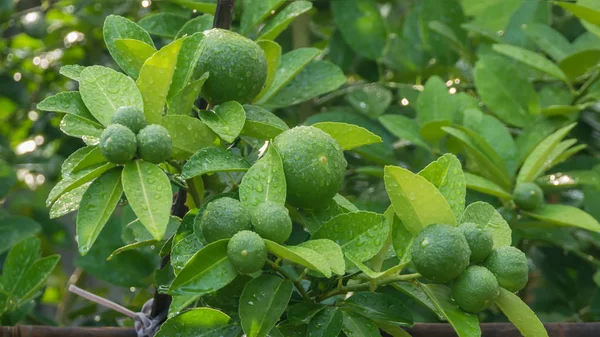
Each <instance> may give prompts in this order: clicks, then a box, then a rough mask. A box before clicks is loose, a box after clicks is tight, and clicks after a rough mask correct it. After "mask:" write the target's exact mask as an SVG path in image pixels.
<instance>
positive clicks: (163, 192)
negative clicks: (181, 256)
mask: <svg viewBox="0 0 600 337" xmlns="http://www.w3.org/2000/svg"><path fill="white" fill-rule="evenodd" d="M122 179H123V190H124V191H125V195H126V196H127V200H128V201H129V205H130V206H131V208H132V209H133V211H134V212H135V215H137V216H138V218H139V219H140V221H141V222H142V224H143V225H144V227H146V229H147V230H148V232H150V233H151V234H152V237H154V239H155V240H160V239H162V238H163V235H164V234H165V231H166V230H167V224H168V223H169V216H170V211H171V202H172V200H171V199H172V198H171V183H170V182H169V178H168V177H167V175H166V174H165V173H164V172H163V171H162V170H161V169H160V168H159V167H158V166H156V165H154V164H152V163H148V162H145V161H143V160H141V159H138V160H135V161H132V162H131V163H129V164H127V165H125V168H124V169H123V174H122Z"/></svg>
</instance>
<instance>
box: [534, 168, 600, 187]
mask: <svg viewBox="0 0 600 337" xmlns="http://www.w3.org/2000/svg"><path fill="white" fill-rule="evenodd" d="M535 183H536V184H538V185H539V186H540V187H541V188H542V189H544V190H546V189H568V188H575V187H577V186H582V185H591V186H596V187H600V175H599V174H598V172H597V171H596V170H582V171H567V172H559V173H553V174H549V175H547V176H543V177H539V178H537V179H536V181H535Z"/></svg>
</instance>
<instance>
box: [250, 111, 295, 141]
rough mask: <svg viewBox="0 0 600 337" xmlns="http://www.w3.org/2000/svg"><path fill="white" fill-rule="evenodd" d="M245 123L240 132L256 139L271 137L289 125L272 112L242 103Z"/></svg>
mask: <svg viewBox="0 0 600 337" xmlns="http://www.w3.org/2000/svg"><path fill="white" fill-rule="evenodd" d="M244 110H245V111H246V123H244V128H243V129H242V131H241V132H240V134H242V135H244V136H250V137H254V138H258V139H267V140H268V139H272V138H275V136H277V135H278V134H280V133H282V132H283V131H285V130H288V129H289V127H288V126H287V124H285V122H284V121H283V120H281V119H280V118H279V117H277V116H275V115H274V114H273V113H271V112H269V111H268V110H265V109H263V108H261V107H259V106H255V105H244Z"/></svg>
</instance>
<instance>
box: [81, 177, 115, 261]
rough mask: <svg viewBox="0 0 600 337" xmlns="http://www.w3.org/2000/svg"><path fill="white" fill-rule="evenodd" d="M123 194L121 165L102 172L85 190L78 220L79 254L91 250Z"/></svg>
mask: <svg viewBox="0 0 600 337" xmlns="http://www.w3.org/2000/svg"><path fill="white" fill-rule="evenodd" d="M122 194H123V187H122V185H121V168H120V167H119V168H113V169H111V170H110V171H107V172H105V173H104V174H102V175H101V176H100V177H98V178H97V179H96V180H94V181H93V182H92V184H91V185H90V186H89V188H88V189H87V190H86V191H85V193H84V194H83V197H82V198H81V202H80V204H79V212H77V221H76V223H77V245H78V246H79V254H81V255H85V254H87V252H88V251H89V250H90V248H91V247H92V245H93V244H94V242H95V241H96V239H97V238H98V235H100V231H102V229H103V228H104V225H105V224H106V222H107V221H108V219H109V218H110V215H111V214H112V213H113V211H114V209H115V207H117V204H118V203H119V200H121V195H122Z"/></svg>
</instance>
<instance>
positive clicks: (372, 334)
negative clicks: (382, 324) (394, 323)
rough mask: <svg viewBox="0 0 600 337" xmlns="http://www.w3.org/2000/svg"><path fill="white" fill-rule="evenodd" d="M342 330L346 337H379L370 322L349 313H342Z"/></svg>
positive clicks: (373, 324) (373, 323)
mask: <svg viewBox="0 0 600 337" xmlns="http://www.w3.org/2000/svg"><path fill="white" fill-rule="evenodd" d="M343 313H344V321H343V324H342V330H343V331H344V334H345V335H346V336H348V337H379V336H381V334H380V333H379V329H378V328H377V325H376V324H375V322H373V321H372V320H370V319H368V318H367V317H365V316H362V315H359V314H356V313H354V312H351V311H343Z"/></svg>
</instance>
